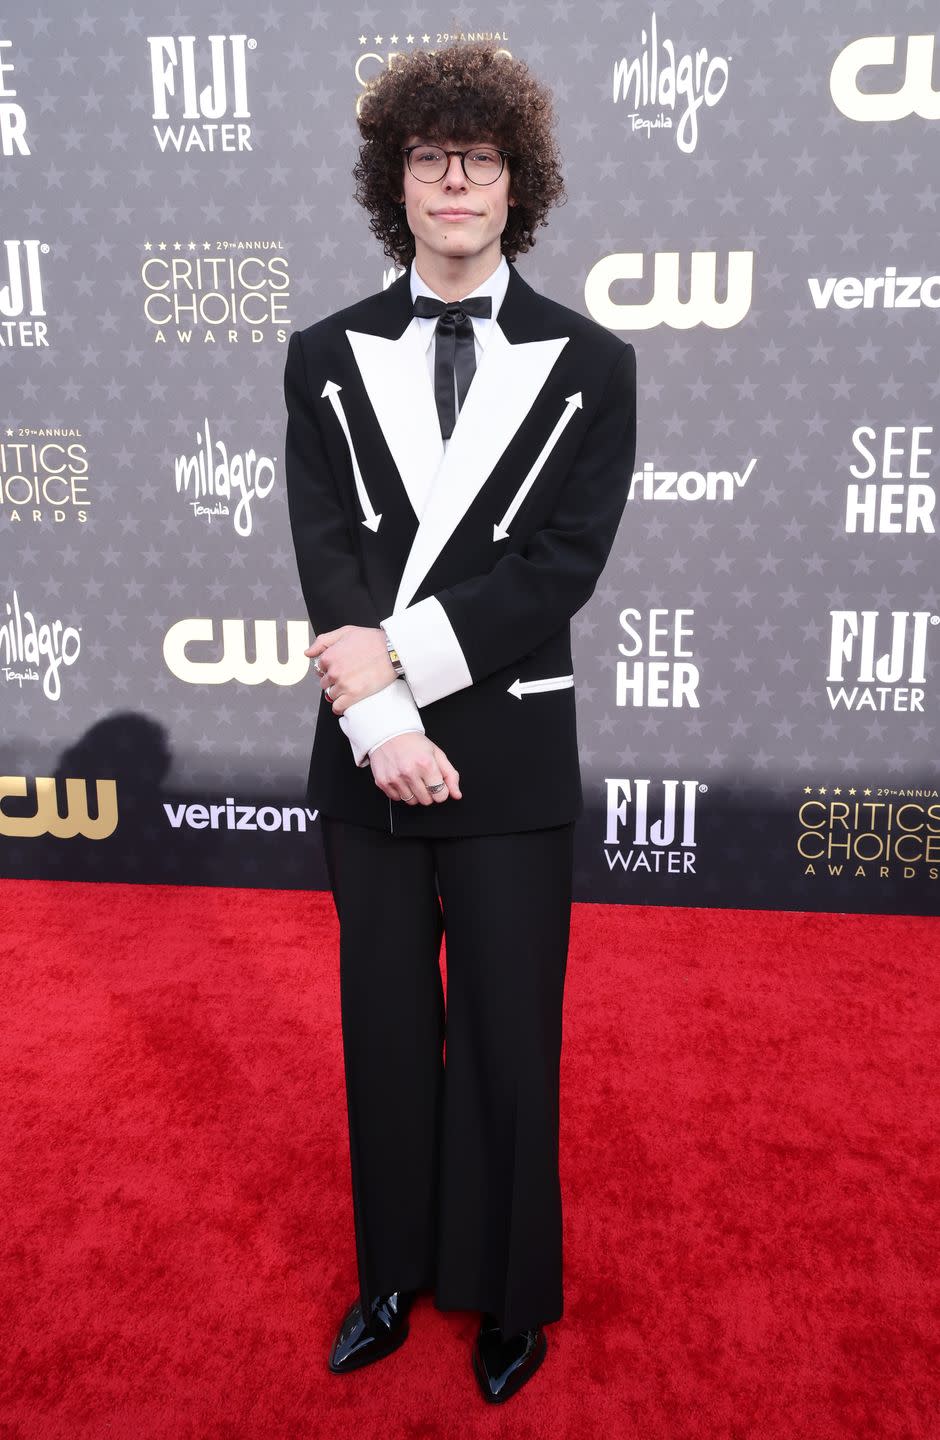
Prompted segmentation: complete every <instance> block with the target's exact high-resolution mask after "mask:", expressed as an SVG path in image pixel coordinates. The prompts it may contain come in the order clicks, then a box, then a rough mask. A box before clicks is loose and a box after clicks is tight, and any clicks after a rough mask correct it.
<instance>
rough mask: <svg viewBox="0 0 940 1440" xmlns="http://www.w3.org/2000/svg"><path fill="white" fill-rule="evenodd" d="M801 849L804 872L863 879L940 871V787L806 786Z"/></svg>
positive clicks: (931, 875)
mask: <svg viewBox="0 0 940 1440" xmlns="http://www.w3.org/2000/svg"><path fill="white" fill-rule="evenodd" d="M797 820H798V825H799V830H798V834H797V840H796V852H797V856H798V857H799V859H800V861H801V862H802V870H803V874H804V875H815V876H840V877H844V878H848V879H857V880H867V879H871V880H918V879H920V880H925V879H926V880H936V879H937V878H938V876H940V792H938V791H937V790H935V789H933V788H926V789H901V788H896V789H888V788H885V787H882V786H873V785H865V786H857V785H848V786H841V785H834V786H827V785H819V786H815V787H814V786H812V785H806V786H805V787H804V789H803V796H802V798H801V800H800V802H799V806H798V810H797Z"/></svg>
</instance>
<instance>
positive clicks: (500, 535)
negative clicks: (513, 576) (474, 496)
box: [493, 390, 582, 540]
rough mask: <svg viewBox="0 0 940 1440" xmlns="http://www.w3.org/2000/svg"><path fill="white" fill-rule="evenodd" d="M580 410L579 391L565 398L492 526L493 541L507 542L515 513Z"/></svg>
mask: <svg viewBox="0 0 940 1440" xmlns="http://www.w3.org/2000/svg"><path fill="white" fill-rule="evenodd" d="M581 408H582V402H581V391H580V390H579V391H578V392H577V394H576V395H566V396H565V408H564V410H563V411H562V413H561V415H560V416H559V418H558V422H557V424H556V425H555V428H554V430H553V431H552V433H551V435H549V437H548V439H547V440H546V441H545V444H544V445H543V446H542V448H541V450H540V451H539V453H538V456H537V457H536V460H535V463H534V464H533V466H532V469H531V470H530V471H529V473H528V475H527V476H526V477H525V479H524V480H523V482H522V484H521V485H520V486H519V489H518V490H517V491H516V493H515V495H514V496H513V498H512V500H511V502H510V505H509V509H508V510H507V511H506V513H505V515H504V516H503V518H502V520H500V522H499V524H498V525H494V526H493V539H494V540H507V539H508V538H509V526H510V524H511V523H512V520H513V518H514V516H515V514H516V511H517V510H518V509H519V506H520V505H521V504H522V502H523V500H524V499H525V497H526V496H527V495H528V493H529V491H530V490H531V489H532V486H533V485H534V484H535V480H536V477H537V476H538V473H539V471H540V470H541V469H542V466H543V465H544V464H545V461H546V460H547V459H548V457H549V455H550V454H551V453H552V451H553V450H554V448H555V446H556V445H557V444H558V441H559V439H560V437H561V433H562V431H563V430H564V428H565V426H566V425H567V424H568V421H569V420H570V419H571V418H572V416H573V415H574V412H575V411H576V410H580V409H581Z"/></svg>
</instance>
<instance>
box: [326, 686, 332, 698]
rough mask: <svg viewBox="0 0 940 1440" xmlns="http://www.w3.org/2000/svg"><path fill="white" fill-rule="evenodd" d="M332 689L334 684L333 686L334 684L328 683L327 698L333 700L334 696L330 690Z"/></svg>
mask: <svg viewBox="0 0 940 1440" xmlns="http://www.w3.org/2000/svg"><path fill="white" fill-rule="evenodd" d="M332 689H333V686H332V685H327V687H326V698H327V700H332V699H333V696H332V695H331V694H330V691H331V690H332Z"/></svg>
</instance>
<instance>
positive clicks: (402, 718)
mask: <svg viewBox="0 0 940 1440" xmlns="http://www.w3.org/2000/svg"><path fill="white" fill-rule="evenodd" d="M339 727H340V729H341V730H342V732H343V734H344V735H345V736H346V738H347V740H348V741H349V743H350V745H351V746H352V752H353V758H354V760H355V762H356V764H357V765H358V766H360V767H362V766H365V765H368V763H369V751H370V750H374V749H375V747H376V745H381V744H382V742H383V741H384V740H391V739H392V738H393V736H395V735H403V734H404V733H405V732H406V731H413V732H417V733H419V734H421V735H423V734H424V733H425V731H424V725H423V724H422V721H421V716H420V714H419V713H418V707H417V705H416V704H415V700H414V696H413V695H412V693H411V690H410V689H409V687H408V684H407V682H406V681H404V680H393V681H392V682H391V684H389V685H386V686H385V688H384V690H377V691H376V692H375V694H374V695H367V696H366V698H365V699H364V700H357V701H356V703H355V704H354V705H350V706H348V708H347V709H346V710H344V711H343V713H342V715H340V717H339Z"/></svg>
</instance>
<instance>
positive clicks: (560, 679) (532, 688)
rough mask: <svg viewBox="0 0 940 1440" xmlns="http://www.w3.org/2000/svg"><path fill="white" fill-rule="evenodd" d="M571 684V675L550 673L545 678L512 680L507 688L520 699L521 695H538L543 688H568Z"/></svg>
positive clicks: (572, 678) (572, 680) (572, 683)
mask: <svg viewBox="0 0 940 1440" xmlns="http://www.w3.org/2000/svg"><path fill="white" fill-rule="evenodd" d="M572 685H574V676H573V675H550V676H549V678H548V679H547V680H514V681H513V682H512V684H511V685H510V686H509V687H508V689H509V693H510V695H515V697H516V699H517V700H521V699H522V697H523V695H538V694H540V693H541V692H542V691H543V690H568V689H570V687H571V686H572Z"/></svg>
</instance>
